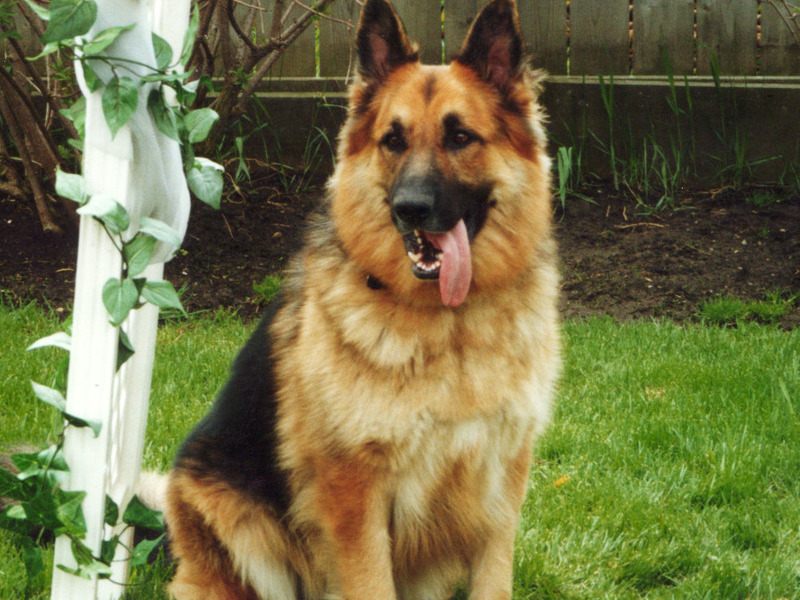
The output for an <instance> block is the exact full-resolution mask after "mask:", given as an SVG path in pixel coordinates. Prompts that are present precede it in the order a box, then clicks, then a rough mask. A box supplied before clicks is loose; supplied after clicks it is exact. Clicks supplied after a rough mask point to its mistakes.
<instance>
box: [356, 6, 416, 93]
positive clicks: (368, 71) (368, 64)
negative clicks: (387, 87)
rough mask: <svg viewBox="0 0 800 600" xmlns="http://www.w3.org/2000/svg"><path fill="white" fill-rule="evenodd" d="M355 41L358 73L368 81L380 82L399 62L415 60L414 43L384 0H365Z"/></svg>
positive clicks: (401, 63)
mask: <svg viewBox="0 0 800 600" xmlns="http://www.w3.org/2000/svg"><path fill="white" fill-rule="evenodd" d="M356 43H357V47H358V65H359V72H360V73H361V76H362V77H364V78H365V79H366V80H368V81H370V80H372V81H376V80H377V81H381V80H383V79H385V78H386V76H387V75H388V74H389V73H391V72H392V71H393V70H394V69H396V68H397V67H399V66H400V65H403V64H406V63H409V62H415V61H417V60H419V53H418V52H417V49H416V47H415V45H414V44H412V43H411V42H410V41H409V39H408V37H407V36H406V32H405V29H404V28H403V23H402V22H401V21H400V17H398V16H397V13H396V12H395V11H394V8H393V7H392V5H391V3H389V1H388V0H366V2H365V3H364V7H363V8H362V9H361V18H360V19H359V22H358V35H357V42H356Z"/></svg>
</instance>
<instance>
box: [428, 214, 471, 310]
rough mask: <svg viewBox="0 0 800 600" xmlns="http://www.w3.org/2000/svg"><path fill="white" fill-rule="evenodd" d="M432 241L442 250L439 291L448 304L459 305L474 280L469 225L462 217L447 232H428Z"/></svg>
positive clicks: (443, 300)
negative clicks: (468, 234) (468, 235)
mask: <svg viewBox="0 0 800 600" xmlns="http://www.w3.org/2000/svg"><path fill="white" fill-rule="evenodd" d="M426 235H427V237H428V239H429V240H430V242H431V243H432V244H433V245H434V246H436V247H437V248H439V249H440V250H441V251H442V256H441V261H442V266H441V268H440V269H439V292H440V293H441V295H442V302H443V303H444V304H445V305H446V306H458V305H459V304H461V303H462V302H463V301H464V299H465V298H466V297H467V292H469V284H470V282H471V281H472V259H471V257H470V252H469V238H468V237H467V226H466V225H464V219H461V220H460V221H459V222H458V223H457V224H456V226H455V227H453V229H451V230H450V231H448V232H446V233H426Z"/></svg>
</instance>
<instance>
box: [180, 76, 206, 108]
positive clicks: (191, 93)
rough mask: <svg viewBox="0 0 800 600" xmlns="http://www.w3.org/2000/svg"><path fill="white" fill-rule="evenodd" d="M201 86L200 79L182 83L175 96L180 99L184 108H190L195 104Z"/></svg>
mask: <svg viewBox="0 0 800 600" xmlns="http://www.w3.org/2000/svg"><path fill="white" fill-rule="evenodd" d="M199 84H200V80H199V79H195V80H194V81H190V82H189V83H186V84H184V83H181V84H179V85H178V86H176V87H175V88H174V89H175V95H176V96H177V98H178V102H180V103H181V104H183V105H184V106H189V105H190V104H193V103H194V101H195V98H197V86H198V85H199Z"/></svg>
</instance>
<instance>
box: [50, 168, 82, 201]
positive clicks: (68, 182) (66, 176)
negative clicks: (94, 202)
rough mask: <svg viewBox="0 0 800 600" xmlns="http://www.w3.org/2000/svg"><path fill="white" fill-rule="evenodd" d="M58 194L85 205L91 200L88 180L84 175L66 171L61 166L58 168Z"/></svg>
mask: <svg viewBox="0 0 800 600" xmlns="http://www.w3.org/2000/svg"><path fill="white" fill-rule="evenodd" d="M56 194H58V195H59V196H61V197H63V198H68V199H70V200H73V201H74V202H77V203H78V204H80V205H84V204H86V203H87V202H88V201H89V194H88V193H87V191H86V180H85V179H84V178H83V175H74V174H72V173H65V172H64V171H62V170H61V168H60V167H57V168H56Z"/></svg>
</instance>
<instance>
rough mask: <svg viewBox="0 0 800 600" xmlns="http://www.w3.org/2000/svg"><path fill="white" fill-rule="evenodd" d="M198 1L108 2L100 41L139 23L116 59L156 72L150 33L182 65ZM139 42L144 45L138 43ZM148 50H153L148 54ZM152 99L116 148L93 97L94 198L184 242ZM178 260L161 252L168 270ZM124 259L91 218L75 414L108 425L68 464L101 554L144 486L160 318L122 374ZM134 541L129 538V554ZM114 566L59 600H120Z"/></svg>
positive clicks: (69, 561) (135, 315)
mask: <svg viewBox="0 0 800 600" xmlns="http://www.w3.org/2000/svg"><path fill="white" fill-rule="evenodd" d="M190 3H191V0H170V1H169V2H164V1H162V0H153V2H152V4H153V6H150V7H149V8H150V9H151V11H152V12H150V13H148V11H147V9H148V5H147V2H146V0H98V19H97V24H96V25H95V28H94V29H93V31H92V34H96V33H97V32H98V31H101V30H102V29H105V28H107V27H110V26H114V25H129V24H131V23H134V22H136V23H138V25H137V27H136V28H135V29H134V30H132V31H131V32H128V33H125V34H123V36H125V35H129V36H134V37H133V39H129V40H128V41H127V42H126V41H125V40H124V38H120V41H121V43H119V44H116V43H115V44H114V45H113V46H111V48H110V49H109V51H108V55H109V56H117V57H123V58H129V59H134V60H138V61H140V62H145V63H147V64H153V65H154V59H153V57H152V55H153V52H152V48H150V47H149V46H148V45H149V44H150V31H151V27H150V23H154V24H155V26H156V27H157V29H156V32H157V33H158V34H159V35H161V37H163V38H164V39H166V40H167V41H169V42H170V43H171V45H172V47H173V56H174V57H175V58H176V59H177V57H178V56H179V55H180V51H181V45H182V42H183V35H184V33H185V31H186V29H187V25H188V15H189V7H190ZM136 36H138V39H137V37H136ZM142 48H144V50H142ZM146 92H147V91H146V89H140V96H141V95H144V96H145V97H144V98H143V99H142V98H140V102H139V110H138V112H137V115H136V116H135V117H134V118H133V119H132V120H131V122H130V124H129V125H126V126H124V127H123V128H122V129H120V131H118V132H117V134H116V136H115V137H114V138H113V139H112V138H111V134H110V131H109V129H108V126H107V124H106V121H105V118H104V116H103V113H102V107H101V93H102V92H100V91H98V92H95V93H94V94H91V95H88V96H87V102H86V104H87V114H86V140H85V151H84V167H83V170H84V176H85V179H86V183H87V190H88V192H89V193H90V194H106V195H109V196H111V197H112V198H114V199H115V200H117V201H118V202H119V203H120V204H122V205H123V206H124V207H125V208H126V209H127V210H128V212H129V213H130V214H131V216H132V222H133V227H138V223H139V219H140V218H141V217H142V216H152V217H154V218H159V219H160V220H162V221H166V222H167V223H168V224H169V225H171V226H172V227H173V228H174V229H176V230H178V231H179V233H181V234H183V232H185V229H186V224H187V220H188V205H189V193H188V189H187V187H186V183H185V179H184V177H183V171H182V169H181V161H180V151H179V149H178V148H177V145H176V144H175V143H174V142H171V141H170V140H168V139H167V138H166V137H165V136H163V135H162V134H160V133H159V132H158V131H156V129H155V127H154V125H153V124H152V122H151V121H150V118H149V116H148V115H147V111H146ZM167 254H168V252H164V251H162V252H160V255H159V259H160V260H164V259H165V258H166V256H167ZM122 267H123V265H122V259H121V257H120V253H119V251H118V250H117V248H116V247H115V246H114V244H113V243H112V241H111V240H110V239H109V237H108V235H107V234H106V232H105V230H104V229H103V227H102V226H101V225H100V224H99V223H97V222H96V221H95V220H94V219H92V218H90V217H86V216H84V217H82V218H81V225H80V239H79V242H78V265H77V272H76V280H75V305H74V315H73V325H72V328H73V334H72V350H71V357H70V370H69V383H68V388H67V412H69V413H70V414H73V415H75V416H78V417H81V418H83V419H86V420H94V421H100V422H101V423H102V429H101V431H100V435H99V436H98V437H97V438H95V437H93V434H92V432H91V431H90V430H89V429H87V428H81V429H77V428H74V427H69V428H67V431H66V434H65V441H64V455H65V458H66V460H67V463H68V464H69V465H70V469H71V473H70V476H69V478H68V479H67V481H65V482H64V484H63V487H64V488H65V489H69V490H83V491H85V492H87V496H86V499H85V500H84V503H83V510H84V516H85V517H86V525H87V535H86V544H87V546H88V547H89V548H90V549H91V550H92V551H93V552H94V553H95V554H96V555H99V553H100V546H101V543H102V540H103V538H104V537H110V533H111V532H110V531H108V530H107V529H108V528H107V527H106V526H105V525H104V511H105V497H106V495H107V494H108V495H109V496H110V497H111V498H112V499H113V500H114V501H115V502H116V503H117V504H118V505H119V506H120V508H121V510H124V507H125V505H126V504H127V502H128V501H129V500H130V498H131V497H132V495H133V488H134V484H135V482H136V479H137V478H138V476H139V469H140V465H141V457H142V449H143V443H144V431H145V426H146V422H147V408H148V401H149V392H150V379H151V374H152V366H153V357H154V353H155V339H156V328H157V322H158V309H157V308H156V307H154V306H152V305H145V306H144V307H142V308H140V309H139V310H137V311H134V312H132V313H131V315H130V316H129V318H128V320H127V321H126V322H125V324H124V325H123V328H124V329H125V331H126V332H127V334H128V337H129V338H130V340H131V343H132V345H133V347H134V349H135V351H136V352H135V354H134V355H133V357H132V358H131V359H130V360H129V361H128V362H127V363H125V365H123V367H122V368H121V369H120V370H119V371H118V372H117V370H116V362H117V347H118V340H119V335H118V331H117V329H116V328H115V327H112V326H111V325H110V324H109V317H108V314H107V311H106V309H105V307H104V305H103V303H102V298H101V291H102V288H103V285H104V284H105V282H106V281H107V280H108V279H109V278H111V277H117V278H119V277H120V276H121V275H122ZM162 274H163V263H156V264H151V265H150V266H149V267H148V268H147V270H146V271H145V272H144V276H145V277H146V278H147V279H148V280H158V279H161V277H162ZM131 535H132V532H127V536H128V537H127V539H124V540H122V541H123V542H124V543H126V545H127V544H129V543H130V541H131V539H130V536H131ZM120 548H121V546H119V547H118V552H117V557H116V559H115V562H114V563H113V574H112V580H113V581H114V582H118V583H112V582H111V581H108V580H98V579H96V578H92V579H90V580H86V579H82V578H79V577H76V576H74V575H70V574H67V573H64V572H63V571H61V570H59V569H54V572H53V585H52V592H51V598H52V599H53V600H78V599H80V600H92V599H102V600H106V599H113V598H119V597H120V596H121V595H122V593H123V591H124V588H123V586H121V585H118V584H119V583H125V582H126V581H127V577H128V566H127V562H126V561H124V560H121V559H124V558H125V556H124V555H123V554H122V553H121V552H120V551H119V549H120ZM55 564H56V565H58V564H63V565H66V566H68V567H74V566H75V561H74V558H73V556H72V551H71V548H70V542H69V540H68V539H67V538H65V537H63V536H62V537H60V538H58V539H57V540H56V548H55Z"/></svg>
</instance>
